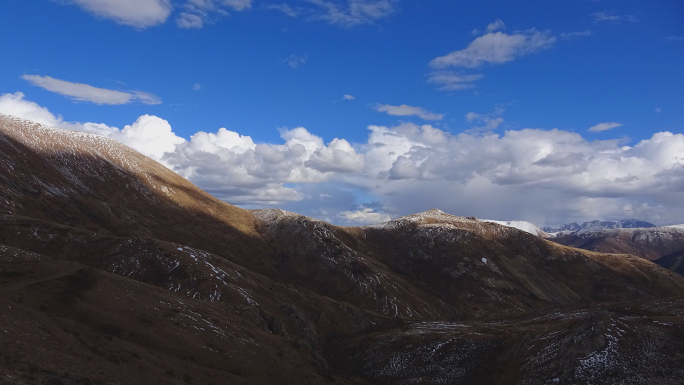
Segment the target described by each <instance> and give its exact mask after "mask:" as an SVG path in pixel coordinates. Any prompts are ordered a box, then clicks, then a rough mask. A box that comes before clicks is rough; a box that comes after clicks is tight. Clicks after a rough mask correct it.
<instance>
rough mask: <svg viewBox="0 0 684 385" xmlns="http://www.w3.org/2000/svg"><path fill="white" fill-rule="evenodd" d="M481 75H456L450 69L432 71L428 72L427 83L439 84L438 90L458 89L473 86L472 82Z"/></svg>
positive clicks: (481, 76) (480, 77)
mask: <svg viewBox="0 0 684 385" xmlns="http://www.w3.org/2000/svg"><path fill="white" fill-rule="evenodd" d="M483 77H484V76H483V75H481V74H472V75H457V74H455V73H453V72H451V71H434V72H432V73H430V74H429V77H428V83H434V84H438V85H440V86H441V87H440V88H439V90H440V91H458V90H465V89H468V88H473V87H475V85H474V84H473V83H474V82H476V81H478V80H480V79H482V78H483Z"/></svg>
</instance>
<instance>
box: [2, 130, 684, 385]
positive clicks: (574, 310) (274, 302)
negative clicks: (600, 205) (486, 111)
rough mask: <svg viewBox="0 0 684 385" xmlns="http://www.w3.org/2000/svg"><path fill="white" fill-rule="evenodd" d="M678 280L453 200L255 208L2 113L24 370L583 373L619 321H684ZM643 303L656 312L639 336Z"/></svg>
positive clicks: (7, 312) (283, 377) (204, 377)
mask: <svg viewBox="0 0 684 385" xmlns="http://www.w3.org/2000/svg"><path fill="white" fill-rule="evenodd" d="M672 296H684V278H682V277H681V276H679V275H677V274H675V273H673V272H670V271H668V270H666V269H663V268H660V267H658V266H656V265H654V264H652V263H650V262H648V261H645V260H643V259H640V258H635V257H632V256H626V255H618V254H599V253H595V252H589V251H583V250H578V249H573V248H569V247H565V246H561V245H558V244H555V243H551V242H548V241H545V240H543V239H541V238H539V237H536V236H533V235H531V234H528V233H526V232H523V231H520V230H518V229H515V228H511V227H507V226H502V225H499V224H496V223H488V222H480V221H477V220H473V219H467V218H462V217H457V216H453V215H449V214H446V213H443V212H441V211H439V210H430V211H428V212H425V213H420V214H415V215H411V216H407V217H403V218H399V219H397V220H394V221H391V222H387V223H385V224H382V225H377V226H366V227H337V226H333V225H330V224H328V223H325V222H322V221H318V220H315V219H312V218H307V217H304V216H300V215H297V214H294V213H289V212H285V211H281V210H255V211H249V210H243V209H240V208H238V207H235V206H232V205H229V204H227V203H224V202H221V201H219V200H217V199H215V198H213V197H212V196H210V195H209V194H207V193H205V192H203V191H202V190H200V189H198V188H197V187H195V186H194V185H192V184H191V183H189V182H188V181H187V180H185V179H184V178H181V177H180V176H178V175H176V174H175V173H173V172H172V171H171V170H169V169H167V168H165V167H164V166H162V165H160V164H158V163H156V162H154V161H152V160H150V159H148V158H146V157H144V156H142V155H141V154H139V153H137V152H135V151H134V150H131V149H130V148H127V147H125V146H123V145H121V144H119V143H117V142H115V141H112V140H109V139H105V138H102V137H99V136H97V135H92V134H84V133H78V132H70V131H64V130H56V129H51V128H47V127H43V126H40V125H35V124H31V123H27V122H24V121H20V120H17V119H14V118H9V117H4V116H0V313H2V317H0V330H4V331H5V332H4V333H2V332H0V346H3V349H2V357H0V358H1V359H2V360H3V361H0V362H2V364H0V375H1V376H3V377H2V378H3V379H5V378H12V379H13V380H12V381H14V382H10V383H22V384H23V383H44V382H46V381H52V382H53V383H103V384H108V383H111V384H113V383H117V384H119V383H159V384H162V383H163V384H169V383H178V384H183V383H185V384H188V383H195V384H197V383H199V384H204V383H214V384H216V383H226V382H229V383H245V384H247V383H249V384H277V383H283V384H285V383H324V382H325V383H329V382H337V383H346V384H363V383H369V382H370V383H374V382H379V383H387V382H388V381H389V382H392V383H415V382H416V381H417V382H421V381H422V382H424V383H473V382H476V383H477V382H480V383H492V382H494V383H496V382H500V383H533V382H529V381H531V380H530V379H529V378H528V377H526V374H525V373H528V372H529V373H537V372H538V373H540V376H541V377H539V378H548V379H549V381H551V380H552V377H553V376H557V377H558V376H561V377H559V378H564V379H572V381H574V380H577V381H580V380H582V379H586V378H589V377H587V376H591V375H593V374H591V373H593V372H592V371H593V370H596V369H595V367H594V366H587V368H588V369H582V368H584V366H582V365H584V364H583V363H586V362H589V361H586V357H594V356H596V357H599V356H600V357H602V355H606V354H609V353H610V352H612V350H608V349H609V348H610V346H612V345H610V343H611V341H613V340H612V339H611V338H613V337H615V338H616V341H618V342H616V343H619V344H620V346H621V348H620V349H626V350H624V351H625V352H627V353H625V354H632V353H634V354H638V353H639V352H641V351H640V350H638V349H637V348H634V349H632V348H631V347H632V346H640V345H639V344H642V343H644V344H645V343H646V341H648V338H651V337H652V336H654V335H658V336H661V337H662V336H665V337H668V336H669V337H672V338H675V339H676V338H678V335H677V334H676V333H677V330H679V329H680V326H678V325H679V324H678V323H676V322H672V321H671V320H670V318H671V317H673V314H679V313H677V312H678V311H679V310H678V309H679V305H678V304H679V302H676V301H664V299H665V298H669V297H672ZM643 301H650V302H643ZM608 302H611V303H613V302H620V303H623V304H624V305H619V306H618V305H615V306H617V307H610V306H608V305H605V306H604V307H603V308H602V309H604V310H602V311H601V312H599V313H595V312H593V313H592V311H591V306H594V305H596V306H598V305H600V304H602V303H608ZM633 303H639V304H640V303H651V304H657V305H648V306H651V307H638V306H642V305H631V304H633ZM601 306H603V305H601ZM606 306H608V307H606ZM611 306H612V305H611ZM620 306H622V307H620ZM630 306H637V307H638V309H640V310H638V312H639V313H638V314H640V315H639V317H641V318H639V319H640V320H641V321H638V322H637V321H634V319H632V318H630V319H629V320H627V321H624V322H631V324H630V325H632V324H633V325H634V326H633V328H634V329H635V330H636V329H638V327H639V325H649V327H651V329H653V327H655V329H653V330H652V332H651V331H650V330H651V329H645V330H646V331H644V332H643V333H642V334H640V333H641V332H634V333H632V334H629V333H628V334H627V335H628V336H629V338H627V337H625V339H621V338H622V336H619V337H618V336H615V335H614V334H615V333H614V332H613V329H611V328H612V326H611V325H613V324H614V323H615V322H618V321H613V320H617V319H621V318H619V317H621V316H620V315H619V314H618V315H615V314H613V313H614V312H619V311H623V310H615V309H625V308H629V307H630ZM643 306H646V305H643ZM630 309H631V308H630ZM644 309H646V310H644ZM597 314H598V315H597ZM611 317H612V318H611ZM616 317H617V318H616ZM653 321H658V322H663V324H662V325H661V324H658V325H655V324H654V325H651V324H652V323H653ZM620 322H623V321H620ZM462 325H466V326H462ZM516 325H517V326H516ZM620 325H622V324H620ZM621 327H622V326H621ZM623 329H624V328H623ZM464 330H467V332H464ZM511 330H513V331H514V332H511ZM630 330H631V329H630ZM611 333H612V334H611ZM630 333H631V332H630ZM644 333H645V334H644ZM649 333H650V334H649ZM658 333H661V334H658ZM662 333H665V334H662ZM668 333H674V334H668ZM673 336H674V337H673ZM423 337H425V338H423ZM665 337H663V338H665ZM669 337H668V338H665V339H664V341H666V340H670V344H667V343H665V342H663V344H660V345H659V344H655V345H649V346H650V347H649V348H650V349H651V350H652V352H654V353H652V355H653V357H661V356H663V357H664V355H667V354H670V352H671V351H674V350H672V349H675V348H678V345H676V343H675V344H674V345H672V344H671V343H674V342H672V341H671V340H672V338H669ZM658 338H660V337H658ZM543 340H549V341H554V342H553V343H554V344H556V345H553V346H557V348H555V347H554V348H553V349H556V350H553V351H551V352H546V353H545V352H544V351H543V346H542V345H543V344H542V343H541V342H539V341H543ZM578 340H582V341H586V342H582V343H581V344H578V345H577V346H575V345H574V344H573V343H572V342H570V341H578ZM666 342H667V341H666ZM675 342H676V341H675ZM571 345H572V346H571ZM446 347H450V348H449V349H446ZM620 351H621V352H622V350H620ZM610 354H612V353H610ZM620 354H622V353H620ZM670 355H671V354H670ZM412 357H413V358H412ZM558 357H560V358H561V359H560V361H561V362H562V364H558V365H556V366H553V367H552V368H551V369H549V366H548V365H549V363H550V362H552V361H553V362H555V361H554V360H557V359H558ZM673 357H674V358H677V357H678V356H676V355H675V356H673ZM654 359H660V358H654ZM500 360H504V361H505V362H506V363H507V364H506V365H504V366H502V368H501V370H499V371H498V372H495V373H492V372H489V371H487V370H485V368H486V365H487V363H493V362H499V361H500ZM582 360H585V361H582ZM407 362H412V364H410V365H408V364H407ZM592 362H593V361H592ZM669 362H670V361H667V360H665V361H662V364H663V365H665V366H666V367H668V368H669V366H668V365H670V363H669ZM523 364H524V365H526V366H524V367H525V368H526V369H525V372H524V373H523V372H522V371H520V370H519V369H516V368H519V367H520V365H523ZM554 365H555V364H554ZM585 366H586V365H585ZM582 370H584V371H582ZM611 370H612V369H611ZM668 370H674V371H676V370H679V368H678V367H673V368H671V369H668ZM587 373H589V374H587ZM672 373H674V372H672ZM625 375H627V376H636V375H637V374H635V373H627V374H625ZM562 376H564V377H562ZM583 376H584V377H583ZM629 378H632V377H629ZM634 378H636V377H634ZM649 378H651V377H649ZM653 378H656V377H653ZM568 381H570V380H568ZM582 381H584V380H582Z"/></svg>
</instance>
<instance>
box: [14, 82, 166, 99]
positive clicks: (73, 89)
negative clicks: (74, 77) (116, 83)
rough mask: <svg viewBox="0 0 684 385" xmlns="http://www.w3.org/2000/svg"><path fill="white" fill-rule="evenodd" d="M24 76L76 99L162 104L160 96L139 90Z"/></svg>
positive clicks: (49, 89)
mask: <svg viewBox="0 0 684 385" xmlns="http://www.w3.org/2000/svg"><path fill="white" fill-rule="evenodd" d="M22 78H23V79H24V80H26V81H28V82H29V83H31V84H32V85H34V86H37V87H41V88H44V89H46V90H48V91H50V92H55V93H58V94H60V95H64V96H68V97H71V98H72V99H74V100H78V101H84V102H92V103H97V104H110V105H117V104H127V103H131V102H134V101H138V102H141V103H144V104H161V99H160V98H159V97H158V96H155V95H152V94H150V93H147V92H139V91H128V92H123V91H115V90H108V89H105V88H97V87H93V86H91V85H88V84H81V83H71V82H67V81H65V80H59V79H54V78H51V77H49V76H39V75H23V76H22Z"/></svg>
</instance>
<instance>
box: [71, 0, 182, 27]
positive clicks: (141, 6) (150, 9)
mask: <svg viewBox="0 0 684 385" xmlns="http://www.w3.org/2000/svg"><path fill="white" fill-rule="evenodd" d="M67 3H70V4H75V5H77V6H79V7H80V8H81V9H83V10H85V11H87V12H90V13H92V14H94V15H96V16H98V17H102V18H105V19H110V20H114V21H115V22H117V23H119V24H124V25H129V26H132V27H135V28H140V29H142V28H147V27H151V26H155V25H158V24H162V23H164V22H165V21H166V19H167V18H168V17H169V15H170V14H171V9H172V7H171V4H170V2H169V0H70V1H69V0H68V1H67Z"/></svg>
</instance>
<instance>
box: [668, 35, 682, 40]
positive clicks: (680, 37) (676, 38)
mask: <svg viewBox="0 0 684 385" xmlns="http://www.w3.org/2000/svg"><path fill="white" fill-rule="evenodd" d="M665 39H666V40H669V41H684V36H668V37H666V38H665Z"/></svg>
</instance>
